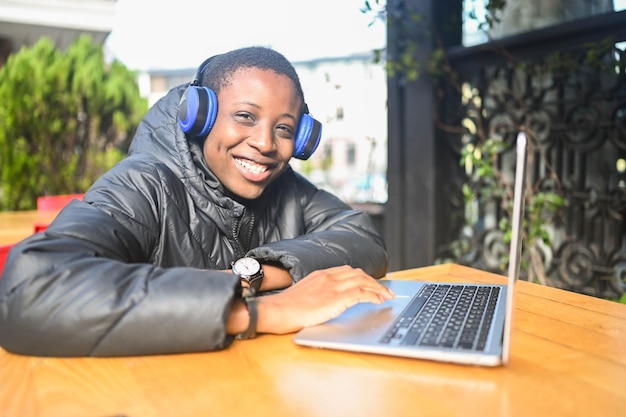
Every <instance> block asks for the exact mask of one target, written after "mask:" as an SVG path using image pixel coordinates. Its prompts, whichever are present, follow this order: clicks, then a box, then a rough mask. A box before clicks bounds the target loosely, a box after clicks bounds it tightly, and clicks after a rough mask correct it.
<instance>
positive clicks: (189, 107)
mask: <svg viewBox="0 0 626 417" xmlns="http://www.w3.org/2000/svg"><path fill="white" fill-rule="evenodd" d="M216 117H217V97H216V95H215V93H214V92H213V90H211V89H210V88H207V87H200V86H196V85H191V86H189V87H188V88H187V89H186V90H185V92H184V93H183V96H182V97H181V99H180V104H179V106H178V125H179V126H180V128H181V130H182V131H183V132H185V133H186V134H189V135H192V136H195V137H205V136H206V135H208V134H209V132H210V131H211V128H212V127H213V124H214V123H215V118H216Z"/></svg>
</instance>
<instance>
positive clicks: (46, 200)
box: [33, 194, 85, 233]
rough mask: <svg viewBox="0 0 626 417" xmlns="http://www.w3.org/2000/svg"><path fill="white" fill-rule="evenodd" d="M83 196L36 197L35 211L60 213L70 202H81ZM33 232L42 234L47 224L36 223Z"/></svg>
mask: <svg viewBox="0 0 626 417" xmlns="http://www.w3.org/2000/svg"><path fill="white" fill-rule="evenodd" d="M84 196H85V194H58V195H45V196H41V197H37V211H40V212H41V211H43V212H45V211H55V212H58V211H61V209H62V208H63V207H65V206H67V205H68V204H69V202H70V201H72V200H82V199H83V197H84ZM33 228H34V232H35V233H38V232H43V231H44V230H46V229H47V228H48V223H47V222H37V223H35V224H34V225H33Z"/></svg>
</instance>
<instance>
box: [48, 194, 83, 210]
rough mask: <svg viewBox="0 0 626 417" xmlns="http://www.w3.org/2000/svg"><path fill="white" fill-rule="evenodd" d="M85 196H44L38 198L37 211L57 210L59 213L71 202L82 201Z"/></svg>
mask: <svg viewBox="0 0 626 417" xmlns="http://www.w3.org/2000/svg"><path fill="white" fill-rule="evenodd" d="M84 196H85V194H59V195H44V196H41V197H38V198H37V210H39V211H45V210H55V211H59V210H61V209H62V208H63V207H65V206H67V205H68V204H69V202H70V201H72V200H74V199H76V200H82V199H83V197H84Z"/></svg>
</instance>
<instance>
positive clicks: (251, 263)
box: [233, 258, 261, 276]
mask: <svg viewBox="0 0 626 417" xmlns="http://www.w3.org/2000/svg"><path fill="white" fill-rule="evenodd" d="M260 269H261V264H260V263H259V261H257V260H256V259H254V258H241V259H239V260H237V261H236V262H235V263H234V265H233V271H234V272H236V273H237V274H239V275H247V276H251V275H254V274H256V273H258V272H259V270H260Z"/></svg>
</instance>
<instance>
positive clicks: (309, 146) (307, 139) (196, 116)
mask: <svg viewBox="0 0 626 417" xmlns="http://www.w3.org/2000/svg"><path fill="white" fill-rule="evenodd" d="M213 58H214V57H211V58H209V59H207V60H206V61H204V62H203V63H202V65H200V67H199V68H198V70H197V71H196V75H195V77H194V80H193V81H192V82H191V84H190V85H189V87H187V89H186V90H185V92H184V93H183V96H182V97H181V100H180V105H179V107H178V124H179V125H180V128H181V129H182V131H183V132H184V133H186V134H189V135H192V136H195V137H205V136H206V135H208V134H209V132H210V131H211V128H212V127H213V124H214V123H215V118H216V117H217V96H216V95H215V93H214V92H213V90H211V89H210V88H207V87H204V86H202V85H200V83H201V80H202V74H203V72H204V70H205V69H206V67H207V66H208V65H209V63H210V61H211V60H212V59H213ZM305 108H306V105H305ZM321 138H322V124H321V123H320V122H319V121H317V120H315V119H314V118H313V117H312V116H311V115H310V114H309V112H308V108H306V111H305V113H304V114H303V115H302V118H301V119H300V122H298V131H297V132H296V139H295V146H294V151H293V157H294V158H298V159H309V157H310V156H311V155H313V152H315V149H317V146H318V145H319V143H320V139H321Z"/></svg>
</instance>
